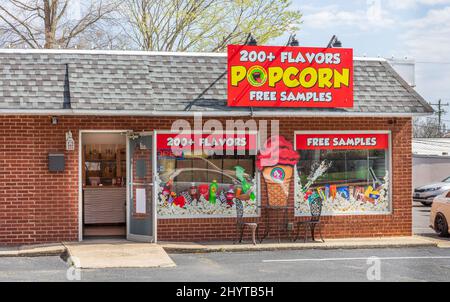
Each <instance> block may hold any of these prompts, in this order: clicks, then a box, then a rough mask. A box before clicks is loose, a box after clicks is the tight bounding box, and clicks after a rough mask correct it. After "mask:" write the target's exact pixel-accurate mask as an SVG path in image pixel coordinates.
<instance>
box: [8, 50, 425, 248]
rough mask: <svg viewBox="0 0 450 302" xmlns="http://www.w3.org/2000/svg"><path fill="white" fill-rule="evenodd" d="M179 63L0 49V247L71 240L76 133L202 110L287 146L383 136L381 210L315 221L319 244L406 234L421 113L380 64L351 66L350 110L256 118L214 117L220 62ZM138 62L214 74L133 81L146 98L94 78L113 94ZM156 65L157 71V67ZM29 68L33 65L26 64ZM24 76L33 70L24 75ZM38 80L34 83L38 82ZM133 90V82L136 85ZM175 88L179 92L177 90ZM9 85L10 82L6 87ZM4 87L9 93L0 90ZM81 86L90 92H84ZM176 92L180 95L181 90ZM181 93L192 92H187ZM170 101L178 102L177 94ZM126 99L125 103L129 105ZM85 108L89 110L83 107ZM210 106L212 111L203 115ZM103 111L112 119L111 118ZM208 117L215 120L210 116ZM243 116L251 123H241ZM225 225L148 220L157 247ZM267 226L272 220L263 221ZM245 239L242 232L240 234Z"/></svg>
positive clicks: (157, 123) (229, 227)
mask: <svg viewBox="0 0 450 302" xmlns="http://www.w3.org/2000/svg"><path fill="white" fill-rule="evenodd" d="M96 56H99V58H100V61H101V60H104V59H105V57H107V58H106V60H107V61H108V62H113V63H114V62H115V65H114V64H112V66H110V65H108V68H109V69H110V70H113V69H115V70H119V71H122V72H123V74H121V77H122V78H117V77H115V75H114V73H108V72H107V71H99V70H100V69H102V66H100V65H101V64H100V63H99V62H93V61H92V60H94V59H95V57H96ZM179 59H180V57H177V55H176V54H173V55H171V56H169V55H164V56H161V57H157V56H154V55H153V56H152V55H149V56H146V55H142V54H139V55H130V54H127V55H124V56H121V55H118V54H116V53H114V54H95V53H88V54H83V53H77V52H69V53H62V54H59V53H58V52H55V53H53V52H50V53H46V52H41V53H38V52H32V51H30V52H28V53H27V52H25V53H18V54H15V53H13V52H12V51H5V52H4V53H0V60H1V61H2V62H9V63H8V64H10V65H14V64H16V65H14V66H16V67H17V66H18V67H17V68H16V69H14V68H12V69H11V68H6V67H5V65H4V64H3V65H2V67H0V81H2V83H3V84H2V88H1V89H2V92H1V94H0V95H1V96H0V244H28V243H43V242H56V241H75V240H79V239H81V238H80V223H79V222H80V208H79V206H80V204H79V185H80V181H81V180H80V178H79V175H80V171H79V167H80V165H79V158H80V157H79V155H80V154H79V150H80V148H79V143H80V142H79V138H80V135H79V133H80V131H81V130H124V131H127V130H131V131H136V132H138V131H143V130H146V131H153V130H156V131H160V130H170V128H171V125H172V123H173V121H174V120H176V119H179V118H184V119H186V120H188V121H190V122H191V123H192V113H193V112H203V113H205V115H206V116H207V115H208V114H209V115H211V116H212V118H215V119H219V120H221V121H225V120H228V119H234V120H244V121H245V120H248V119H250V118H253V119H255V120H256V121H259V120H278V121H279V125H280V130H279V131H280V135H282V136H284V137H285V138H286V139H288V140H290V141H292V142H293V141H294V132H295V131H302V130H308V131H316V130H317V131H319V130H321V131H323V130H327V131H363V130H364V131H374V130H387V131H390V134H391V154H390V156H391V161H392V171H390V172H391V173H390V177H391V186H392V188H391V196H390V204H391V209H390V213H387V214H374V215H367V214H365V215H336V216H333V215H331V216H324V217H323V222H324V229H323V231H324V232H323V234H324V237H327V238H337V237H371V236H399V235H405V236H408V235H411V232H412V231H411V226H412V213H411V211H412V208H411V204H412V200H411V199H412V197H411V196H412V195H411V194H412V192H411V186H412V185H411V175H412V171H411V139H412V129H411V128H412V126H411V122H412V117H413V116H415V115H417V114H424V113H425V114H426V113H428V112H430V111H431V109H430V108H429V106H427V105H426V104H425V102H424V101H423V100H422V99H421V98H420V96H418V95H417V94H416V93H415V92H414V91H413V90H412V88H410V87H409V86H405V85H407V84H406V83H404V81H402V80H401V79H400V78H399V76H398V75H397V74H395V72H394V71H393V70H391V69H390V68H389V67H386V65H385V64H387V63H385V62H381V63H380V62H378V61H374V62H375V63H373V62H369V63H367V62H366V63H367V64H366V63H365V62H363V61H359V63H356V66H355V68H356V70H355V85H356V93H355V101H356V106H355V108H354V109H351V111H350V112H346V113H342V112H335V111H333V110H324V111H321V112H320V113H317V114H316V113H314V111H313V112H311V111H310V112H308V111H298V112H296V113H292V112H291V114H289V113H283V112H282V111H280V112H281V113H282V114H281V113H280V114H278V113H277V112H272V115H271V113H270V112H264V111H261V112H260V115H259V116H258V111H256V113H251V112H248V111H245V112H239V111H238V112H237V113H231V112H230V113H229V114H227V113H225V112H224V110H226V109H224V108H226V107H225V104H222V103H224V102H226V100H224V96H223V94H224V91H223V90H224V84H223V83H222V80H221V81H220V83H219V84H217V85H219V86H220V87H218V88H217V87H214V85H216V84H213V86H211V83H210V82H211V81H212V80H213V79H214V78H217V76H218V74H219V73H220V72H222V70H224V69H225V67H226V66H225V65H224V57H218V56H217V55H215V54H214V55H212V56H210V57H208V56H196V55H192V56H191V57H189V56H188V57H182V59H183V61H184V63H180V62H179V61H177V60H179ZM27 60H28V61H27ZM83 60H84V62H83ZM111 60H112V61H111ZM140 60H146V61H145V64H144V65H146V66H150V67H151V66H152V64H154V66H156V67H155V68H154V69H153V71H152V72H150V73H149V74H150V77H152V74H153V73H155V69H157V68H160V71H161V72H162V71H163V70H165V68H166V67H167V65H168V64H170V62H172V63H173V66H174V68H175V69H176V68H181V69H182V67H183V66H182V64H187V65H192V64H194V65H195V64H197V65H198V66H199V69H200V71H199V73H201V68H203V67H201V66H200V65H202V66H204V65H205V64H206V65H208V64H209V65H210V67H209V68H208V70H209V71H211V72H213V73H214V76H211V77H210V78H209V82H204V81H198V83H200V84H198V83H197V82H196V81H195V80H196V76H197V75H198V78H199V79H204V78H205V77H204V76H203V75H200V74H191V75H190V76H189V77H190V78H192V79H193V81H194V82H195V83H194V84H195V85H194V84H189V83H187V81H186V80H185V78H183V77H187V76H188V75H187V74H184V73H183V72H184V71H183V70H181V71H179V73H180V74H178V76H179V77H180V78H177V75H176V74H174V73H173V72H174V71H171V72H169V71H167V70H166V72H168V74H169V76H167V77H166V78H164V77H163V78H161V79H158V78H157V77H158V75H155V77H156V78H157V80H158V81H159V82H158V81H157V82H152V80H151V79H150V80H147V77H148V75H142V77H139V76H137V77H138V80H137V82H139V85H147V84H148V85H149V87H151V89H149V90H151V91H145V89H141V90H139V89H140V88H139V87H136V86H134V87H126V85H125V87H123V88H122V89H119V90H115V88H114V87H110V90H109V91H108V90H107V88H108V87H106V86H105V85H110V84H111V83H109V82H108V80H105V79H104V78H113V81H112V84H111V85H113V86H114V81H115V83H116V84H115V85H117V87H120V86H121V85H123V82H122V80H123V79H124V78H127V75H126V72H125V71H124V70H125V69H128V70H129V71H130V72H131V75H130V77H132V76H133V75H134V76H135V75H136V73H132V71H133V70H139V68H138V67H136V65H139V64H141V63H142V62H139V61H140ZM216 60H217V62H216ZM31 61H34V62H33V63H32V62H31ZM135 61H137V62H135ZM27 62H28V63H27ZM118 62H119V63H118ZM159 62H163V63H164V64H159ZM174 62H175V63H174ZM89 63H92V64H93V65H94V66H93V67H92V69H93V70H94V71H95V72H91V73H89V72H87V71H89V67H88V66H87V65H86V64H89ZM21 64H22V65H21ZM29 64H31V65H32V66H34V68H31V69H30V68H29V67H27V66H29ZM33 64H34V65H33ZM66 64H68V66H69V72H70V70H73V75H71V76H70V75H69V77H68V81H67V75H65V72H66V69H65V65H66ZM365 64H366V65H365ZM128 65H130V66H128ZM55 66H56V67H55ZM114 67H115V68H114ZM108 68H107V69H108ZM377 68H378V72H379V73H380V74H381V76H383V75H384V76H386V74H389V78H387V79H386V83H387V86H383V85H382V84H378V86H377V84H376V83H375V84H374V83H373V82H371V81H370V80H369V79H366V74H365V73H364V72H367V74H370V73H371V72H374V70H375V71H376V70H377ZM150 69H152V68H150ZM20 70H22V73H20ZM30 70H34V72H32V71H30ZM43 71H45V72H43ZM52 72H53V73H54V74H52ZM23 74H25V76H24V75H23ZM95 74H97V76H98V75H101V76H99V77H98V78H97V79H93V78H89V77H90V76H95ZM20 75H22V76H20ZM14 77H18V79H19V80H17V81H18V83H13V84H14V85H15V86H14V85H12V84H11V81H12V80H11V79H12V78H14ZM39 77H43V78H44V79H38V78H39ZM83 77H84V78H83ZM102 77H103V80H102ZM27 79H28V81H30V80H31V81H35V82H34V84H33V85H32V86H33V87H38V89H33V88H32V87H27V85H28V84H29V83H25V82H26V81H27ZM83 79H84V80H85V79H89V81H90V83H91V84H92V83H93V84H92V85H88V84H86V83H85V81H84V80H83ZM171 79H172V80H171ZM17 81H16V82H17ZM46 81H47V83H46ZM177 81H178V82H177ZM365 81H367V83H366V82H365ZM181 82H183V83H184V84H183V85H184V88H183V87H181V88H180V86H181V85H182V84H180V83H181ZM133 83H134V84H133V85H136V82H133ZM160 83H166V85H167V86H170V87H161V85H160ZM177 83H179V84H180V85H178V86H177ZM389 83H390V84H389ZM9 84H11V85H10V86H8V85H9ZM40 85H42V87H40ZM52 85H53V86H52ZM68 85H70V98H71V100H70V101H71V108H70V109H64V108H63V106H64V105H63V104H64V101H65V96H66V98H67V94H66V93H64V91H65V89H66V90H67V88H68ZM83 85H84V86H83ZM186 85H187V86H186ZM374 85H375V86H376V87H385V88H386V87H387V89H382V88H380V89H373V90H372V89H370V87H375V86H374ZM6 86H8V87H9V88H5V87H6ZM88 86H89V87H90V86H93V87H92V88H89V87H88ZM189 86H191V87H189ZM193 86H196V87H193ZM197 86H198V87H200V86H201V87H200V88H202V89H198V87H197ZM18 87H20V88H18ZM64 87H65V88H64ZM86 87H88V88H86ZM203 87H204V88H205V89H209V90H208V92H207V93H206V94H205V93H203V94H202V98H196V96H198V95H199V93H200V94H201V93H202V91H203V90H204V89H203ZM27 89H29V90H30V91H31V92H30V93H34V95H28V96H26V95H23V94H24V92H23V91H24V90H27ZM158 89H160V90H164V89H169V90H170V89H175V90H176V92H178V93H177V94H173V95H171V93H173V91H172V92H170V93H165V92H164V91H162V92H159V94H158V95H156V96H155V94H157V93H158ZM180 89H181V90H180ZM182 89H186V90H188V91H187V92H186V93H185V92H184V91H182ZM94 90H96V91H94ZM189 91H194V92H193V93H192V95H189ZM102 92H103V93H104V95H103V96H102V97H98V98H96V96H95V95H94V94H96V95H101V94H102ZM127 93H128V97H127V99H126V100H125V99H124V95H125V94H127ZM147 94H153V95H150V98H151V102H153V103H151V108H150V107H149V106H150V101H146V98H147V97H148V95H147ZM108 95H109V96H108ZM180 95H182V96H181V97H180ZM214 95H218V96H220V102H221V106H222V107H223V108H221V107H219V108H214V106H217V104H212V105H211V104H210V103H211V100H210V96H214ZM105 96H108V97H105ZM193 96H194V97H193ZM371 99H373V100H371ZM159 100H161V101H159ZM181 100H183V102H184V103H182V101H181ZM66 101H67V100H66ZM133 101H135V102H134V103H133ZM121 102H131V104H129V105H128V106H130V108H126V106H127V105H126V104H125V105H124V104H121ZM139 102H143V103H145V105H143V106H142V107H139ZM155 102H156V103H155ZM158 102H160V104H161V106H160V107H161V108H159V109H160V110H161V112H160V115H159V116H158V113H157V112H156V110H158V104H157V103H158ZM170 102H172V104H176V106H178V107H180V106H181V107H183V108H186V107H189V106H190V107H189V109H188V110H187V111H186V115H185V116H183V114H182V113H180V112H179V111H177V112H171V111H170V110H171V109H172V110H175V109H174V108H170V106H171V105H170ZM370 102H373V103H370ZM395 102H397V103H395ZM402 104H403V105H402ZM77 106H78V107H77ZM88 106H92V107H91V108H88ZM94 107H95V108H94ZM202 107H205V108H202ZM140 109H142V111H141V112H139V111H140ZM203 109H204V110H203ZM213 109H215V110H216V111H212V110H213ZM65 110H68V111H65ZM146 110H148V114H146ZM150 110H151V112H150ZM113 111H115V112H114V113H112V112H113ZM84 112H86V114H84ZM211 112H213V113H211ZM217 112H222V113H221V114H218V113H217ZM252 114H254V115H255V117H251V115H252ZM53 116H56V117H57V119H58V123H57V124H56V125H54V124H52V123H51V118H52V117H53ZM219 116H220V117H219ZM204 120H206V118H204ZM67 131H71V132H72V133H73V138H74V140H75V150H73V151H65V143H66V141H65V133H66V132H67ZM61 151H63V152H64V154H65V170H64V171H63V172H50V171H49V170H48V154H49V153H50V152H61ZM260 183H261V185H260V187H259V190H260V193H261V200H260V201H259V202H260V203H261V204H264V203H266V202H267V194H266V193H265V192H266V190H265V184H264V182H263V181H261V182H260ZM294 190H295V185H291V186H290V194H289V205H293V204H294V193H293V192H294ZM262 211H264V209H263V210H262ZM262 216H264V212H261V213H260V216H259V217H253V218H246V219H247V220H248V221H256V222H260V221H261V219H262V218H261V217H262ZM288 216H289V219H290V221H292V222H293V221H299V220H302V219H306V218H305V217H296V216H294V211H293V210H292V209H290V210H289V213H288ZM235 221H236V220H235V218H232V217H227V218H225V217H224V218H216V217H214V218H204V217H202V218H164V219H158V220H157V238H158V240H164V241H165V240H174V241H181V240H190V241H192V240H198V241H201V240H224V239H233V238H234V237H235V236H236V230H235ZM270 223H271V224H275V223H277V222H276V220H275V219H273V220H271V222H270ZM248 235H249V234H246V236H248Z"/></svg>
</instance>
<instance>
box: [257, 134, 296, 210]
mask: <svg viewBox="0 0 450 302" xmlns="http://www.w3.org/2000/svg"><path fill="white" fill-rule="evenodd" d="M298 160H299V155H298V153H297V152H296V151H295V150H294V147H293V145H292V143H291V142H289V141H288V140H286V139H285V138H284V137H283V136H272V137H270V138H269V139H268V140H267V141H266V142H265V143H264V146H263V147H262V148H261V151H260V152H259V154H258V156H257V159H256V166H257V167H258V169H259V170H260V171H261V172H262V174H263V177H264V181H265V182H266V186H267V194H268V198H269V205H270V206H286V205H287V201H288V198H289V186H290V183H291V181H292V177H293V175H294V166H295V165H296V164H297V161H298Z"/></svg>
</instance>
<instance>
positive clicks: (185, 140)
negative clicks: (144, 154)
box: [156, 133, 257, 153]
mask: <svg viewBox="0 0 450 302" xmlns="http://www.w3.org/2000/svg"><path fill="white" fill-rule="evenodd" d="M156 147H157V150H158V151H162V150H166V151H167V150H172V153H177V152H185V151H189V152H191V151H194V150H203V151H219V150H247V151H248V150H251V151H253V152H256V147H257V136H256V133H250V134H249V133H242V134H241V133H220V134H217V133H214V134H208V133H198V134H196V133H189V134H178V133H158V134H157V135H156Z"/></svg>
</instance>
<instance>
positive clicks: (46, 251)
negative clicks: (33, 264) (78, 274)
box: [0, 245, 67, 257]
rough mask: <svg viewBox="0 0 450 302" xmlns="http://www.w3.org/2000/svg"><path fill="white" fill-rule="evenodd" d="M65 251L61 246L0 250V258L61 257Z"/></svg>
mask: <svg viewBox="0 0 450 302" xmlns="http://www.w3.org/2000/svg"><path fill="white" fill-rule="evenodd" d="M66 251H67V249H66V247H65V246H63V245H57V246H43V247H32V248H26V247H18V248H13V249H11V250H7V251H1V250H0V257H43V256H61V255H63V254H64V253H66Z"/></svg>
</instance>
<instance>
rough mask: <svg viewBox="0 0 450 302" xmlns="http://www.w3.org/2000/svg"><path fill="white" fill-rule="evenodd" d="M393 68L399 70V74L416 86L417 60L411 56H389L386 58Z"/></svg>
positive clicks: (410, 84)
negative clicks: (401, 57)
mask: <svg viewBox="0 0 450 302" xmlns="http://www.w3.org/2000/svg"><path fill="white" fill-rule="evenodd" d="M386 60H387V61H388V62H389V64H390V65H391V66H392V68H394V69H395V71H397V72H398V74H399V75H401V76H402V78H403V79H404V80H405V81H406V83H408V84H409V86H411V87H415V86H416V61H415V60H414V59H410V58H403V59H400V58H394V57H392V58H387V59H386Z"/></svg>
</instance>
